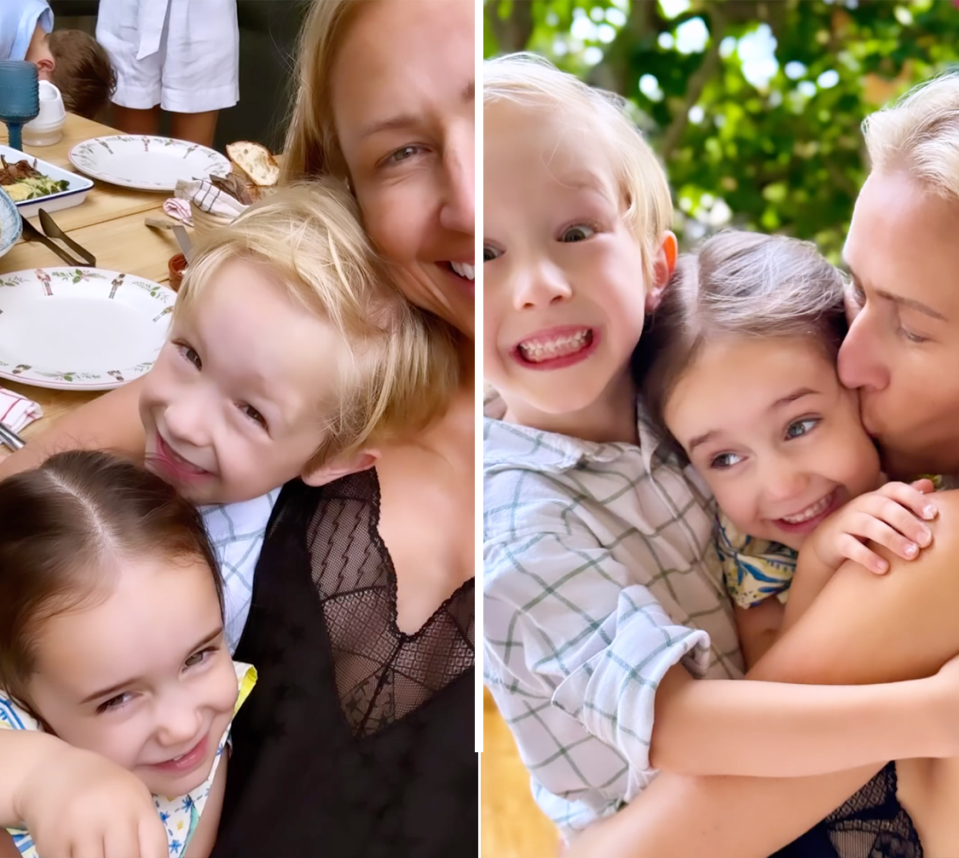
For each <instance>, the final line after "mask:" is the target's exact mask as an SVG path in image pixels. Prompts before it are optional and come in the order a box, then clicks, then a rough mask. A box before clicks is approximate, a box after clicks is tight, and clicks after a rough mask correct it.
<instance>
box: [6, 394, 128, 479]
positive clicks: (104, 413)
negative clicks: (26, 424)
mask: <svg viewBox="0 0 959 858" xmlns="http://www.w3.org/2000/svg"><path fill="white" fill-rule="evenodd" d="M142 384H143V382H142V380H141V379H137V380H136V381H131V382H130V383H129V384H125V385H123V387H118V388H117V389H116V390H111V391H110V392H109V393H106V394H104V395H103V396H100V397H98V398H97V399H94V400H93V401H92V402H87V403H85V404H84V405H81V406H80V407H79V408H77V409H76V410H75V411H71V412H70V413H69V414H66V415H64V416H63V417H61V418H60V419H59V420H57V422H56V423H54V424H53V425H52V426H50V427H49V428H48V429H46V431H44V432H42V433H41V434H40V435H38V436H37V437H35V438H31V439H30V441H29V442H28V443H27V445H26V447H24V448H23V449H22V450H18V451H17V452H16V453H14V454H13V455H11V456H8V457H7V458H6V459H4V460H3V461H0V479H3V478H4V477H9V476H11V475H12V474H16V473H19V472H20V471H25V470H28V469H29V468H35V467H37V466H38V465H40V464H42V463H43V462H44V461H46V459H48V458H49V457H50V456H52V455H54V454H55V453H62V452H63V451H65V450H112V451H116V452H118V453H128V454H130V455H132V456H137V457H142V456H143V445H144V440H143V424H142V423H141V422H140V414H139V400H140V388H141V387H142Z"/></svg>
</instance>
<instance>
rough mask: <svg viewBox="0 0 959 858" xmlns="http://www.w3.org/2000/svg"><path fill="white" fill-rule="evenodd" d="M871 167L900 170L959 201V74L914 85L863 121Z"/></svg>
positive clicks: (888, 171) (932, 189)
mask: <svg viewBox="0 0 959 858" xmlns="http://www.w3.org/2000/svg"><path fill="white" fill-rule="evenodd" d="M862 130H863V134H864V135H865V138H866V148H867V150H868V153H869V160H870V162H871V164H872V168H873V169H874V170H876V171H878V172H882V173H891V172H895V171H897V170H902V171H904V172H905V173H906V174H907V175H909V176H912V177H913V178H914V179H916V180H917V181H918V182H919V183H920V184H921V185H922V186H923V187H925V188H928V189H929V190H931V191H933V192H934V193H936V194H938V195H940V196H942V197H945V198H947V199H956V200H959V73H957V72H952V73H949V74H944V75H942V76H940V77H937V78H933V79H932V80H930V81H928V82H926V83H924V84H920V85H919V86H916V87H913V89H911V90H909V92H907V93H906V94H905V95H904V96H903V97H902V98H901V99H899V100H898V101H896V102H893V103H892V104H890V105H887V106H886V107H884V108H882V110H878V111H876V112H875V113H873V114H871V115H870V116H867V117H866V119H865V120H864V121H863V124H862Z"/></svg>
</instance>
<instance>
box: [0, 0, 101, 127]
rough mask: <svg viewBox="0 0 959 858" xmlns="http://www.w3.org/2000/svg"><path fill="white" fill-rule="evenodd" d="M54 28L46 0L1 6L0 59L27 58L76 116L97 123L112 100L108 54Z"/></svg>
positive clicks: (10, 0)
mask: <svg viewBox="0 0 959 858" xmlns="http://www.w3.org/2000/svg"><path fill="white" fill-rule="evenodd" d="M52 30H53V11H52V10H51V9H50V5H49V3H47V2H46V0H3V3H0V59H2V60H26V61H27V62H31V63H33V64H34V65H35V66H36V67H37V73H38V75H39V77H40V80H47V81H50V82H51V83H53V84H54V85H55V86H56V87H57V89H59V90H60V93H61V95H62V96H63V104H64V107H66V109H67V110H69V111H70V112H71V113H76V114H79V115H80V116H85V117H87V118H88V119H95V118H96V116H97V114H98V113H99V112H100V111H101V110H102V109H103V108H104V107H105V106H106V105H107V103H108V102H109V101H110V96H111V95H112V93H113V90H114V89H115V88H116V75H115V74H114V73H113V67H112V66H111V65H110V58H109V56H108V55H107V52H106V51H105V50H104V49H103V48H102V47H101V46H100V45H99V44H97V41H96V39H94V38H93V37H92V36H90V35H88V34H87V33H84V32H82V31H80V30H58V31H57V32H55V33H54V32H51V31H52Z"/></svg>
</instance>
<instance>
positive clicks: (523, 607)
mask: <svg viewBox="0 0 959 858" xmlns="http://www.w3.org/2000/svg"><path fill="white" fill-rule="evenodd" d="M483 93H484V101H485V112H484V116H485V118H484V123H485V132H484V134H485V140H484V144H485V152H484V176H485V183H486V184H485V200H486V202H485V221H486V222H485V225H484V232H485V237H484V245H485V252H484V294H483V298H484V345H483V349H484V372H485V376H486V379H487V381H488V382H490V384H491V385H492V386H493V387H494V388H495V390H496V395H495V396H493V397H491V398H490V400H489V401H488V404H487V419H486V421H485V426H484V581H483V585H484V595H485V608H484V647H485V661H484V664H485V671H486V675H485V679H486V683H487V685H488V687H489V688H490V691H491V692H492V694H493V696H494V698H495V699H496V702H497V705H498V706H499V709H500V711H501V713H502V715H503V717H504V718H505V720H506V721H507V723H508V724H509V725H510V728H511V730H512V732H513V735H514V737H515V739H516V741H517V745H518V747H519V753H520V756H521V758H522V759H523V761H524V763H525V764H526V766H527V767H528V768H529V770H530V773H531V779H532V784H533V792H534V795H535V797H536V799H537V801H538V803H539V804H540V806H541V807H542V809H543V810H544V811H545V812H546V813H547V815H548V816H549V817H550V818H551V819H552V820H553V821H554V822H555V823H556V824H557V826H559V828H560V830H561V832H562V834H563V835H564V837H565V838H567V839H569V838H570V836H571V835H572V834H573V833H574V832H576V831H579V830H582V829H584V828H586V827H587V826H588V825H590V824H591V823H592V822H594V821H596V820H597V819H599V818H602V817H604V816H608V815H611V814H613V813H615V812H616V811H617V810H619V809H620V808H621V807H623V806H624V805H625V804H626V803H629V802H632V801H633V800H634V799H636V798H637V797H638V796H639V794H640V793H641V791H642V790H643V789H644V788H645V787H646V786H647V785H648V784H649V783H650V781H651V780H652V778H653V777H654V776H655V775H656V768H665V769H671V770H673V771H677V772H681V773H687V774H727V775H737V774H738V775H752V776H758V777H786V776H801V775H806V774H818V773H824V772H829V771H839V770H843V769H851V768H854V767H855V766H857V765H859V764H861V763H865V762H879V761H886V760H888V759H892V758H905V757H911V756H930V755H932V756H940V755H942V756H949V755H950V754H949V753H948V749H947V747H946V745H947V744H948V743H944V742H939V743H938V744H937V746H936V747H935V748H933V749H932V750H931V752H930V750H926V751H923V752H919V753H916V750H917V749H916V748H915V747H913V748H907V747H906V746H907V745H908V744H909V743H910V741H912V744H914V745H915V744H916V742H917V741H919V742H921V741H922V740H919V739H918V737H917V735H916V731H915V729H914V726H915V725H913V726H912V728H911V729H907V728H908V727H909V725H908V722H907V719H905V718H904V717H902V716H901V715H899V716H897V715H896V713H902V712H903V701H908V699H909V697H908V695H909V693H910V691H909V685H910V684H909V683H905V684H903V683H898V684H892V683H890V684H888V685H876V686H859V687H835V688H832V687H829V688H814V687H811V686H798V685H796V686H789V685H781V684H777V683H765V682H742V683H740V682H730V681H723V680H734V679H738V678H740V677H741V676H742V658H741V654H740V648H739V645H738V642H737V637H736V629H735V625H734V621H733V611H732V607H731V605H730V602H729V600H728V598H727V597H726V594H725V592H724V589H723V583H722V575H721V569H720V564H719V561H718V557H717V555H716V552H715V549H714V547H713V540H712V536H713V521H714V506H713V501H712V499H711V498H710V497H709V494H708V490H707V489H706V487H705V485H704V484H703V483H702V482H701V481H700V480H699V478H698V477H697V476H696V474H695V473H694V472H693V471H692V470H691V469H690V468H688V467H687V468H684V467H682V465H681V464H680V463H679V461H678V460H677V459H675V458H673V457H671V456H669V455H668V454H666V452H665V451H664V449H663V448H660V445H659V442H658V439H657V438H656V437H655V436H654V435H653V434H652V433H651V432H649V431H648V430H647V429H646V428H645V427H644V425H643V423H644V421H643V420H642V415H641V414H639V413H638V412H637V406H636V389H635V387H634V385H633V383H632V381H631V379H630V373H629V361H630V356H631V353H632V352H633V349H634V347H635V346H636V343H637V342H638V341H639V339H640V335H641V333H642V331H643V325H644V321H645V317H646V314H647V313H648V312H651V311H652V310H654V309H655V307H656V305H657V303H658V301H659V298H660V294H661V292H662V289H663V288H664V286H665V284H666V282H667V280H668V278H669V275H670V272H671V271H672V269H673V266H674V264H675V259H676V240H675V238H674V237H673V235H672V234H671V233H670V232H669V226H670V220H671V216H672V209H671V204H670V196H669V189H668V186H667V182H666V177H665V175H664V174H663V171H662V169H661V167H660V166H659V164H658V163H657V161H656V159H655V157H654V156H653V153H652V152H651V150H650V149H649V147H648V146H647V144H646V143H645V142H644V141H643V139H642V137H641V136H640V135H639V133H638V132H637V131H636V129H635V128H634V126H633V125H632V123H631V122H630V121H629V119H628V117H627V116H626V114H625V112H624V111H623V110H622V107H621V106H620V104H618V103H617V102H616V101H615V100H614V99H612V98H611V97H608V96H607V95H606V94H604V93H601V92H599V91H596V90H593V89H590V88H589V87H587V86H585V85H584V84H582V83H580V82H579V81H578V80H576V79H575V78H573V77H572V76H570V75H566V74H562V73H560V72H558V71H557V70H556V69H554V68H553V67H551V66H549V65H548V64H547V63H545V62H541V61H540V62H537V61H535V58H530V57H523V56H520V57H515V56H514V57H506V58H503V59H500V60H494V61H491V62H488V63H486V65H485V68H484V81H483ZM678 665H682V667H678ZM674 668H675V669H674ZM690 674H692V676H696V677H703V676H705V677H709V678H711V679H715V680H718V681H712V682H694V681H693V680H692V678H691V676H690ZM924 681H925V680H924ZM937 693H940V692H937ZM880 696H883V699H881V700H880ZM940 699H942V698H940ZM820 707H822V708H820ZM936 708H938V709H939V714H938V715H937V716H935V717H936V718H937V719H940V718H941V719H943V720H942V721H941V723H940V727H937V728H933V727H931V726H930V728H929V729H930V730H931V731H933V730H934V729H935V730H940V729H943V727H942V725H944V724H946V723H947V721H946V720H945V719H947V717H948V716H947V710H948V706H945V707H943V706H938V707H936ZM877 712H883V713H884V714H888V715H889V718H888V721H884V724H883V726H881V727H879V729H877V731H876V732H875V733H873V732H872V731H869V733H870V734H869V735H868V736H867V735H865V733H866V731H863V730H862V729H861V725H862V724H863V723H864V722H865V721H869V722H870V723H871V724H872V725H873V726H878V725H877V724H876V720H877V719H876V713H877ZM853 713H858V714H855V715H854V714H853ZM654 714H655V729H654V717H653V716H654ZM930 714H931V713H930V711H929V710H924V709H923V708H922V707H920V706H915V707H913V708H912V709H911V710H910V716H909V717H910V718H916V717H920V718H921V717H925V716H928V715H930ZM784 733H785V734H786V735H788V736H789V741H788V742H784V741H783V736H784ZM907 733H911V736H907ZM931 735H932V733H931V732H930V733H928V734H927V736H931ZM939 735H940V736H944V735H945V733H944V732H940V733H939Z"/></svg>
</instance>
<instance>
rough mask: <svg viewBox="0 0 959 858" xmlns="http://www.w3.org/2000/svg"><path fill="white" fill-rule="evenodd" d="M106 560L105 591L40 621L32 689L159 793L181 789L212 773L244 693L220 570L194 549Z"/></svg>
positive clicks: (79, 738) (43, 707)
mask: <svg viewBox="0 0 959 858" xmlns="http://www.w3.org/2000/svg"><path fill="white" fill-rule="evenodd" d="M111 565H113V566H114V567H115V568H113V569H109V570H102V572H103V575H104V577H105V579H106V581H108V582H109V584H105V585H104V589H105V590H106V593H105V594H100V593H96V592H94V593H93V594H92V595H91V597H90V598H89V599H87V600H84V601H83V602H81V604H80V605H79V606H78V607H77V608H76V609H75V610H71V611H67V612H65V613H61V614H57V615H56V616H54V617H52V618H50V619H49V620H47V621H46V622H44V623H43V624H42V626H41V627H40V628H39V630H38V635H37V641H36V652H37V656H36V668H35V671H34V673H33V676H32V677H31V678H30V680H29V682H28V691H29V695H30V698H31V700H32V703H33V705H34V706H35V708H36V710H37V711H38V713H39V714H40V715H41V717H42V718H43V720H44V721H45V722H46V723H47V725H48V726H49V727H50V729H52V730H53V732H54V733H56V735H57V736H59V737H60V738H61V739H63V740H64V741H65V742H67V743H68V744H71V745H74V746H75V747H77V748H84V749H86V750H89V751H95V752H97V753H99V754H102V755H103V756H104V757H106V758H107V759H108V760H111V761H112V762H114V763H116V764H117V765H119V766H122V767H123V768H125V769H128V770H129V771H131V772H133V773H134V774H135V775H137V776H138V777H139V778H140V779H141V780H142V781H143V782H144V783H145V784H146V786H147V787H148V788H149V790H150V791H151V792H152V793H154V794H155V795H164V796H178V795H185V794H186V793H187V792H189V791H190V790H192V789H196V787H198V786H199V785H200V784H202V783H203V781H204V780H206V778H207V777H208V775H209V773H210V769H211V768H212V766H213V761H214V758H215V755H216V751H217V746H218V744H219V741H220V737H221V736H222V735H223V732H224V730H226V728H227V726H228V725H229V723H230V721H231V719H232V717H233V706H234V704H235V703H236V698H237V680H236V673H235V670H234V667H233V662H232V660H231V659H230V654H229V652H228V651H227V648H226V643H225V642H224V639H223V620H222V615H221V613H220V603H219V600H218V599H217V594H216V588H215V585H214V580H213V573H212V572H211V571H210V568H209V567H208V566H207V565H206V563H205V562H204V561H203V560H202V559H200V558H198V557H190V558H184V557H178V558H169V557H165V556H160V555H153V556H145V557H125V558H124V557H118V558H117V559H116V562H115V563H113V564H111ZM98 575H99V572H98Z"/></svg>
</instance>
